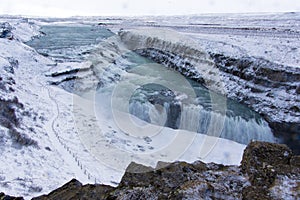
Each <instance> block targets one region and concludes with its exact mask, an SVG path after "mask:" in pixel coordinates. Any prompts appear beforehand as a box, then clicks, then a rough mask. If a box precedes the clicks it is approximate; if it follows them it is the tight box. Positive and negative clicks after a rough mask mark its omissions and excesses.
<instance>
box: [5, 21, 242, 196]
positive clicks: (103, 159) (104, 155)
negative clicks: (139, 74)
mask: <svg viewBox="0 0 300 200" xmlns="http://www.w3.org/2000/svg"><path fill="white" fill-rule="evenodd" d="M0 21H1V22H2V21H7V22H9V23H10V24H11V25H12V26H13V27H14V30H13V34H14V39H13V40H9V39H7V38H0V55H1V56H0V67H1V68H0V69H1V70H2V71H3V72H2V71H1V76H8V75H7V73H6V72H5V73H4V68H5V66H8V65H11V63H10V62H9V60H11V59H13V60H15V61H17V65H16V66H14V67H13V69H14V73H11V74H10V75H9V76H11V77H12V78H13V79H14V80H15V84H14V85H13V86H12V87H13V90H14V92H10V93H5V92H1V96H2V97H3V98H8V99H9V98H13V97H14V96H16V97H17V98H18V100H19V102H21V103H22V104H23V105H24V109H23V110H22V109H21V108H20V109H17V111H16V113H17V115H18V117H19V119H20V120H21V122H20V126H19V127H17V130H18V131H19V132H21V133H22V134H24V135H26V136H27V137H29V138H30V139H32V140H34V141H36V142H37V145H31V146H22V145H17V144H16V141H14V140H13V139H12V138H11V135H10V134H9V131H8V129H6V128H4V127H1V129H0V139H1V140H0V142H1V143H0V144H1V147H0V150H1V152H0V154H1V157H0V162H1V163H2V164H1V165H0V191H1V192H5V193H6V194H9V195H14V196H18V195H20V196H24V197H25V198H26V199H29V198H30V197H33V196H38V195H40V194H45V193H48V192H50V191H51V190H53V189H55V188H57V187H58V186H60V185H62V184H64V183H65V182H67V181H69V180H70V179H71V178H76V179H78V180H79V181H81V182H82V183H95V182H97V183H104V184H110V185H115V184H116V183H118V182H119V181H120V179H121V177H122V175H123V173H124V170H125V168H126V167H127V165H128V164H129V163H130V162H131V161H135V162H138V163H142V164H146V165H152V166H154V165H155V164H156V162H157V161H161V160H162V161H168V162H172V161H175V160H186V161H189V162H193V161H195V160H199V159H200V160H203V161H206V162H217V163H224V164H239V162H240V160H241V156H242V152H243V150H244V148H245V145H241V144H238V143H235V142H232V141H229V140H225V139H220V138H214V137H209V136H205V135H201V134H195V133H192V132H188V131H177V130H173V129H170V128H162V129H161V127H157V126H154V125H149V124H144V125H147V126H148V127H149V129H161V132H160V133H161V134H159V135H156V136H155V138H154V139H151V138H150V139H149V137H144V138H135V137H130V136H128V135H126V134H122V133H121V131H120V129H119V128H118V126H117V125H116V124H115V122H114V120H113V119H112V118H109V116H108V117H107V116H104V114H105V112H103V113H102V114H103V115H99V113H98V115H96V114H95V110H94V108H93V105H94V102H93V99H88V98H82V97H80V96H78V95H75V94H72V93H68V92H67V91H65V90H63V89H61V88H59V87H56V86H53V85H50V84H49V83H50V82H51V81H53V80H52V77H49V73H50V74H51V72H53V68H54V66H55V65H56V64H55V63H54V62H53V61H52V60H51V59H49V58H45V57H43V56H41V55H40V54H38V53H37V52H36V51H35V50H34V49H32V48H31V47H29V46H27V45H25V44H24V43H23V42H25V41H27V40H29V39H30V38H31V37H32V36H34V35H36V34H38V27H37V26H36V24H35V23H34V21H35V20H29V21H28V20H26V19H19V18H14V19H10V18H0ZM62 65H64V63H62V64H60V66H59V67H61V66H62ZM69 65H70V63H65V66H66V67H67V66H69ZM75 65H80V66H83V67H85V64H82V65H81V64H78V63H77V64H75ZM106 100H109V99H106ZM106 109H107V108H106ZM25 111H26V112H25ZM24 113H27V114H26V115H25V114H24ZM120 115H123V114H122V113H120ZM124 115H125V116H124V117H126V118H128V117H132V116H126V114H124ZM110 117H111V116H110ZM137 121H138V120H137ZM141 123H142V122H141ZM143 123H145V122H143ZM166 142H167V144H166ZM165 147H166V148H165Z"/></svg>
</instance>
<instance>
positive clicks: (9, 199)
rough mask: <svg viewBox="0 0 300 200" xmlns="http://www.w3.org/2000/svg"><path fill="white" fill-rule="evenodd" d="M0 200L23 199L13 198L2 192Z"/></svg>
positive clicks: (21, 198)
mask: <svg viewBox="0 0 300 200" xmlns="http://www.w3.org/2000/svg"><path fill="white" fill-rule="evenodd" d="M0 199H1V200H24V198H23V197H13V196H9V195H5V194H4V193H3V192H1V193H0Z"/></svg>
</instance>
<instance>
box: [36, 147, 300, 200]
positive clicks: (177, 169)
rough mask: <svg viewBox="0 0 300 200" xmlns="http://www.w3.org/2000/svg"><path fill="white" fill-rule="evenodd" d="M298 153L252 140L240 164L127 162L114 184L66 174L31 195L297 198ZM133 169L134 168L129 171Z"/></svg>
mask: <svg viewBox="0 0 300 200" xmlns="http://www.w3.org/2000/svg"><path fill="white" fill-rule="evenodd" d="M299 163H300V157H299V156H293V154H292V152H291V150H290V149H289V148H288V147H286V146H285V145H280V144H272V143H266V142H252V143H250V144H249V145H248V146H247V148H246V149H245V151H244V156H243V160H242V162H241V166H240V167H239V166H224V165H220V164H214V163H209V164H205V163H203V162H201V161H197V162H195V163H192V164H189V163H185V162H175V163H163V162H159V163H158V165H157V167H156V168H155V169H153V168H150V167H146V166H143V165H139V164H136V163H131V164H130V165H129V166H128V168H127V170H126V173H125V174H124V176H123V178H122V180H121V182H120V184H119V186H118V187H116V188H113V187H111V186H106V185H82V184H81V183H80V182H78V181H76V180H74V179H73V180H72V181H70V182H69V183H67V184H65V185H64V186H62V187H61V188H59V189H57V190H55V191H53V192H51V193H50V194H48V195H43V196H41V197H37V198H34V200H48V199H51V200H55V199H62V200H69V199H297V198H299V186H300V173H299V172H300V168H299ZM134 172H139V173H134Z"/></svg>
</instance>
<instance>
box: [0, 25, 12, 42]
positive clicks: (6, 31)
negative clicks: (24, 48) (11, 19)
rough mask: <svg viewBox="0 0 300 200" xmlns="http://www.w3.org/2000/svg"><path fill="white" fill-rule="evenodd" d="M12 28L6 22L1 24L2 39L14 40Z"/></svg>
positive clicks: (0, 35)
mask: <svg viewBox="0 0 300 200" xmlns="http://www.w3.org/2000/svg"><path fill="white" fill-rule="evenodd" d="M12 29H13V28H12V26H11V25H10V24H9V23H7V22H5V23H1V24H0V38H8V39H13V34H12Z"/></svg>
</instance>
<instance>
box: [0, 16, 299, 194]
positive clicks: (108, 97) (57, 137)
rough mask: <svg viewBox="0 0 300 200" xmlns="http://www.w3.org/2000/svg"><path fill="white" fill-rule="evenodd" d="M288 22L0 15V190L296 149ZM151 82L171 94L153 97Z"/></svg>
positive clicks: (295, 64) (292, 24) (40, 189)
mask: <svg viewBox="0 0 300 200" xmlns="http://www.w3.org/2000/svg"><path fill="white" fill-rule="evenodd" d="M299 17H300V14H299V13H286V14H268V15H266V14H264V15H250V14H249V15H246V14H245V15H210V16H209V15H204V16H181V17H179V16H178V17H141V18H138V19H137V18H134V17H132V18H131V17H127V18H122V17H120V18H104V17H103V18H101V17H93V18H84V17H82V18H81V17H77V18H70V19H42V18H24V17H12V16H2V17H0V70H1V73H0V94H1V96H0V108H1V110H0V155H1V156H0V162H1V165H0V191H1V192H4V193H5V194H9V195H13V196H23V197H24V198H25V199H30V198H31V197H34V196H38V195H41V194H45V193H49V192H50V191H52V190H54V189H56V188H57V187H58V186H60V185H62V184H64V183H66V182H67V181H69V180H71V179H72V178H76V179H77V180H79V181H80V182H82V183H102V184H107V185H112V186H115V185H117V184H118V183H119V182H120V180H121V178H122V176H123V174H124V172H125V169H126V168H127V166H128V165H129V164H130V163H131V162H136V163H139V164H143V165H146V166H151V167H155V166H156V165H157V162H158V161H164V162H175V161H186V162H189V163H191V162H194V161H197V160H201V161H203V162H206V163H209V162H214V163H220V164H225V165H239V163H240V162H241V160H242V155H243V151H244V149H245V147H246V144H248V143H249V141H251V140H264V141H271V142H275V141H276V140H277V139H278V138H279V140H280V141H281V142H284V143H286V144H288V145H289V146H290V147H291V148H293V149H294V150H297V149H298V150H299V129H300V128H299V126H300V125H299V124H300V97H299V94H300V67H299V66H300V60H299V59H300V40H299V39H300V20H299V19H300V18H299ZM73 27H75V29H73V30H76V31H78V32H74V33H73V32H72V34H73V35H72V36H68V37H69V38H72V39H69V40H68V41H66V38H65V37H66V35H68V33H67V32H66V34H63V32H64V31H68V30H69V28H73ZM78 27H79V29H78ZM58 29H60V30H59V31H60V32H59V31H57V30H58ZM51 31H52V32H51ZM85 31H91V33H86V34H89V35H88V36H87V35H86V36H85V35H84V33H85ZM55 32H57V33H58V34H57V33H56V35H55V38H52V37H51V33H53V34H54V33H55ZM95 34H96V35H97V34H102V35H101V37H100V36H99V38H96V39H95V40H92V39H90V38H93V37H94V35H95ZM49 35H50V37H49ZM43 37H44V40H43ZM32 39H33V40H32ZM39 39H40V40H39ZM31 40H32V41H33V42H32V41H31ZM53 41H56V42H57V41H59V42H58V43H59V44H57V43H55V42H53ZM72 42H73V44H72ZM33 47H35V48H33ZM149 68H151V69H149ZM170 69H171V70H170ZM145 74H147V77H146V78H147V80H146V81H145ZM158 74H159V75H158ZM170 74H171V75H170ZM186 78H188V79H189V81H190V82H189V81H187V80H186ZM192 81H194V82H195V83H194V82H192ZM191 82H192V83H193V84H195V85H196V86H195V87H194V88H197V89H193V87H191V86H190V84H189V83H191ZM149 83H151V84H152V85H151V84H150V85H149ZM153 83H155V84H156V85H155V84H154V85H153ZM158 83H159V84H160V86H165V87H167V88H171V90H166V89H165V88H163V89H161V88H160V91H161V94H160V93H157V92H153V93H152V90H151V89H152V88H151V87H158V86H157V84H158ZM170 83H172V84H173V85H172V84H170ZM174 83H175V84H174ZM197 84H201V85H203V88H202V87H200V86H199V85H197ZM141 85H142V86H143V85H146V86H148V87H146V88H144V90H145V91H147V92H148V93H147V94H146V95H144V94H143V93H142V94H141V95H140V96H138V95H136V96H135V94H136V93H134V92H135V91H138V89H139V88H142V87H141ZM142 89H143V88H142ZM207 89H209V90H207ZM195 91H196V92H195ZM199 91H201V92H202V91H203V94H207V96H209V98H208V97H207V99H210V102H209V103H207V104H209V105H206V102H204V103H203V104H197V105H196V104H195V101H199V97H198V96H197V95H198V93H197V92H199ZM207 91H211V92H207ZM195 93H197V94H195ZM147 95H148V96H147ZM151 95H152V96H151ZM159 95H160V96H162V97H161V98H162V99H163V100H164V101H162V102H161V100H155V99H153V98H152V97H153V96H159ZM225 97H227V98H228V100H226V98H225ZM134 98H136V99H137V101H135V102H133V100H134ZM145 98H148V101H149V102H150V103H148V104H147V102H146V103H145V102H144V100H145ZM168 98H172V101H173V100H174V102H175V103H169V104H167V103H166V102H165V100H166V99H167V100H168ZM207 99H204V100H205V101H206V100H207ZM151 102H152V103H151ZM187 102H188V103H187ZM239 103H241V104H239ZM194 104H195V105H194ZM245 105H246V106H245ZM172 106H173V108H174V107H175V108H176V109H177V108H180V109H181V110H180V115H179V116H178V115H176V117H173V118H172V117H171V118H169V117H168V116H169V115H171V114H172V111H171V109H170V108H172ZM176 106H177V107H176ZM247 106H248V107H249V108H251V109H252V110H253V111H252V110H250V109H249V108H247ZM232 107H234V108H232ZM132 110H133V111H132ZM145 110H146V111H147V113H146V114H145ZM195 110H196V112H194V111H195ZM129 111H130V112H129ZM192 111H193V112H192ZM208 111H212V112H210V113H211V114H209V117H210V120H208V121H207V120H205V119H203V117H202V116H206V114H207V113H208ZM254 111H255V112H254ZM170 113H171V114H170ZM195 113H198V114H195ZM199 113H201V115H200V114H199ZM259 114H260V115H259ZM199 115H200V116H199ZM150 122H151V123H150ZM165 122H166V123H165ZM166 124H168V125H166ZM164 125H166V126H165V127H164ZM199 127H200V128H199ZM201 127H205V131H203V130H202V129H201ZM200 129H201V130H202V131H199V130H200ZM231 130H234V131H242V132H243V133H244V135H240V136H236V135H233V134H230V131H231ZM260 131H261V133H258V132H260ZM197 132H198V133H197ZM202 132H205V133H207V134H201V133H202ZM282 182H283V184H286V182H288V181H286V179H284V178H283V180H282ZM279 189H280V190H281V188H280V186H278V188H275V189H274V191H276V190H279Z"/></svg>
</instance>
